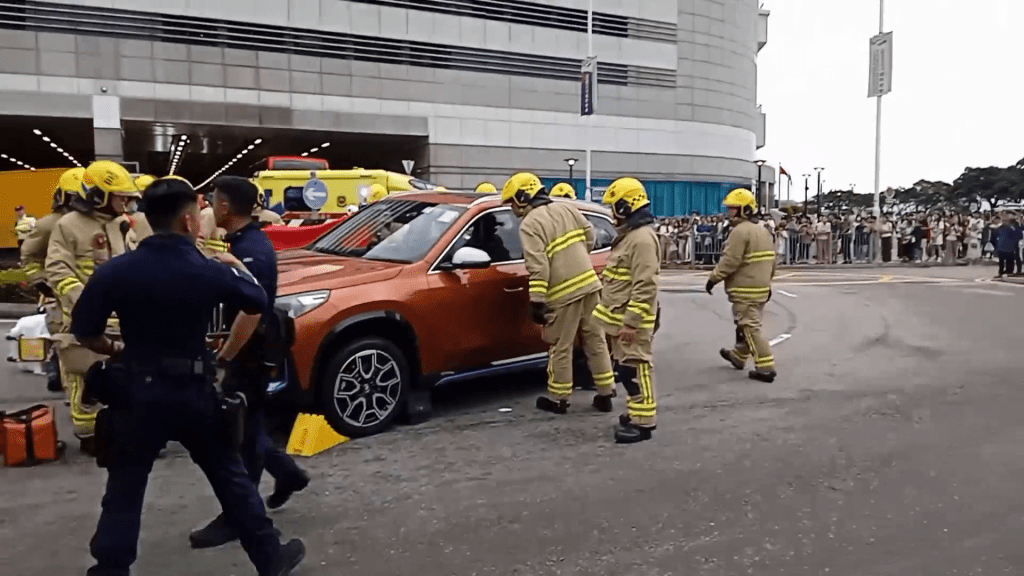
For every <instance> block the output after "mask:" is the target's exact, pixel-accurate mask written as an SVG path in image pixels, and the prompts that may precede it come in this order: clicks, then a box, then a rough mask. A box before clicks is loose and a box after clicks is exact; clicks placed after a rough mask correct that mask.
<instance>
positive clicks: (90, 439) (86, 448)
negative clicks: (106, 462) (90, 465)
mask: <svg viewBox="0 0 1024 576" xmlns="http://www.w3.org/2000/svg"><path fill="white" fill-rule="evenodd" d="M78 447H79V448H80V449H81V450H82V453H83V454H85V455H87V456H91V457H93V458H95V457H96V437H95V436H86V437H85V438H79V439H78Z"/></svg>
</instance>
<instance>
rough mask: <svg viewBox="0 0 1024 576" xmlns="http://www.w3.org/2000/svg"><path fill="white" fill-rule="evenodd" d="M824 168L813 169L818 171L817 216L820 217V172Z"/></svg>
mask: <svg viewBox="0 0 1024 576" xmlns="http://www.w3.org/2000/svg"><path fill="white" fill-rule="evenodd" d="M822 170H824V168H815V169H814V171H815V172H817V173H818V218H821V172H822Z"/></svg>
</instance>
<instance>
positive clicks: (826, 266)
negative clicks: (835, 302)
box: [661, 262, 968, 271]
mask: <svg viewBox="0 0 1024 576" xmlns="http://www.w3.org/2000/svg"><path fill="white" fill-rule="evenodd" d="M967 265H968V264H966V263H964V264H948V265H947V264H899V263H897V264H883V263H881V262H880V263H878V264H779V266H778V269H779V270H812V271H813V270H877V269H879V268H887V269H896V270H899V269H902V268H907V269H916V268H956V267H960V266H967ZM661 269H662V270H714V269H715V267H714V266H712V265H707V264H698V265H693V264H663V265H662V266H661Z"/></svg>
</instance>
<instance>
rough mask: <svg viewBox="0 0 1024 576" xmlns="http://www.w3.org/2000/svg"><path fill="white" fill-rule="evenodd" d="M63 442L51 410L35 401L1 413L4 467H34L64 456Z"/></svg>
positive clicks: (0, 436)
mask: <svg viewBox="0 0 1024 576" xmlns="http://www.w3.org/2000/svg"><path fill="white" fill-rule="evenodd" d="M65 448H66V445H65V444H64V442H61V441H60V440H58V439H57V422H56V421H55V420H54V417H53V409H52V408H50V407H49V406H47V405H45V404H36V405H34V406H30V407H28V408H25V409H24V410H17V411H15V412H0V453H2V454H3V457H4V464H5V465H6V466H35V465H37V464H41V463H44V462H53V461H54V460H58V459H60V458H61V456H63V454H64V449H65Z"/></svg>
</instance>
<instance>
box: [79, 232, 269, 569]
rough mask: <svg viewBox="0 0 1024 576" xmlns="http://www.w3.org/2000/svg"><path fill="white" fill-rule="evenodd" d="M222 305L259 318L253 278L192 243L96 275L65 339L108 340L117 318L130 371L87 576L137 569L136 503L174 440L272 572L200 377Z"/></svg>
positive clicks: (178, 239)
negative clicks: (119, 439) (121, 442)
mask: <svg viewBox="0 0 1024 576" xmlns="http://www.w3.org/2000/svg"><path fill="white" fill-rule="evenodd" d="M218 303H227V304H229V305H233V306H235V307H237V308H239V309H241V310H245V311H247V312H250V313H253V314H255V313H260V312H263V311H264V309H265V308H266V305H267V296H266V293H265V292H264V291H263V289H262V288H261V287H260V286H259V284H257V283H256V281H255V279H254V278H253V277H252V276H251V275H249V274H246V273H244V272H240V271H238V270H235V269H232V268H229V267H228V266H225V265H224V264H221V263H219V262H215V261H211V260H207V259H206V258H205V257H203V255H202V254H200V253H199V251H198V250H196V248H195V246H194V245H193V244H192V243H191V242H190V241H189V239H188V238H186V237H184V236H180V235H169V234H160V235H156V236H151V237H149V238H147V239H145V240H143V241H142V243H141V244H140V245H139V247H138V249H137V250H135V251H133V252H129V253H127V254H124V255H121V256H118V257H117V258H114V259H113V260H111V261H110V262H108V263H107V264H106V265H104V266H102V267H100V268H97V270H96V273H95V274H94V275H93V276H92V278H91V279H90V280H89V283H88V284H87V285H86V287H85V289H84V291H83V292H82V296H81V298H80V299H79V301H78V303H77V305H76V306H75V310H74V313H73V315H72V318H73V320H72V323H71V332H72V333H73V334H74V335H75V336H76V337H78V338H79V339H82V338H90V337H96V336H100V335H102V334H103V333H104V330H105V327H106V322H107V319H108V318H109V317H110V315H111V313H117V317H118V319H119V321H120V328H121V337H122V339H123V340H124V352H123V355H122V361H123V363H124V365H125V367H126V370H127V377H128V387H127V388H128V389H127V391H126V396H127V398H126V408H125V409H124V413H125V414H126V415H127V422H128V424H127V425H126V427H127V431H126V433H125V434H124V436H123V438H124V439H125V443H126V444H128V445H130V446H131V449H130V450H126V451H124V453H123V454H121V453H120V447H119V448H118V450H119V456H118V457H116V458H114V460H113V461H112V462H111V463H110V464H109V465H108V467H107V488H106V493H105V495H104V496H103V503H102V512H101V514H100V519H99V524H98V526H97V528H96V534H95V535H94V536H93V539H92V542H91V543H90V550H91V552H92V555H93V557H94V558H96V565H95V566H93V567H92V568H90V569H89V571H88V574H90V575H91V576H99V575H104V576H106V575H114V574H116V575H127V574H129V569H130V567H131V565H132V563H133V562H134V561H135V558H136V554H137V548H138V540H139V530H140V519H141V514H142V503H143V498H144V495H145V490H146V482H147V479H148V477H149V472H150V471H151V470H152V467H153V462H154V460H155V459H156V457H157V455H158V454H159V451H160V450H161V449H162V448H163V447H164V446H165V445H166V443H167V442H168V441H171V440H175V441H178V442H180V443H181V444H182V445H183V446H184V447H185V448H186V449H187V450H188V451H189V455H190V456H191V457H192V460H193V461H194V462H195V463H196V464H198V465H199V467H200V468H201V469H202V470H203V472H204V473H205V474H206V477H207V478H208V479H209V481H210V485H211V486H212V487H213V491H214V493H215V494H216V495H217V498H218V500H220V503H221V506H222V507H223V509H224V511H225V514H226V517H227V521H228V523H229V524H230V525H231V526H233V527H234V528H236V530H237V531H238V533H239V537H240V538H239V539H240V541H241V544H242V547H243V548H244V549H245V551H246V553H247V554H248V555H249V559H250V560H251V561H252V563H253V564H254V565H255V567H256V569H257V571H258V572H259V573H260V574H269V573H271V572H272V570H274V569H275V567H276V566H278V564H279V562H280V556H281V546H280V542H279V541H278V537H277V536H276V535H275V533H274V527H273V524H272V523H271V521H270V520H269V519H268V518H267V515H266V511H265V509H264V507H263V502H262V500H260V497H259V493H258V492H257V490H256V487H255V486H254V485H253V483H252V482H251V481H250V480H249V477H248V476H247V475H246V470H245V468H244V467H243V465H242V462H241V460H240V459H239V457H238V455H237V453H236V452H235V450H234V448H233V447H232V445H231V442H230V441H229V439H228V438H227V436H228V433H227V432H226V426H225V424H224V421H223V418H222V417H221V415H220V414H219V413H218V411H219V405H218V399H217V396H216V392H215V390H214V389H213V387H212V386H211V385H210V384H209V382H208V381H207V379H206V376H205V373H206V370H205V369H204V361H205V362H206V363H208V362H209V361H210V358H209V352H208V351H207V349H206V334H207V330H208V327H209V321H210V317H211V313H212V311H213V309H214V307H215V306H216V305H217V304H218Z"/></svg>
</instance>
